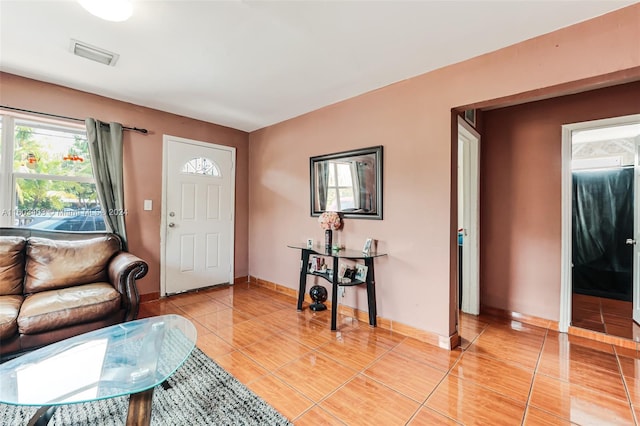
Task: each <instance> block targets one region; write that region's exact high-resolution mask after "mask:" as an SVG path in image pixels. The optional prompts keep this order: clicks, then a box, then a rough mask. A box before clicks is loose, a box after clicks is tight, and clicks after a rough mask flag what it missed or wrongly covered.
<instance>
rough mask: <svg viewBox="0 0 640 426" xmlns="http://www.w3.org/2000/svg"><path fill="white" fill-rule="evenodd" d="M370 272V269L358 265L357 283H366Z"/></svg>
mask: <svg viewBox="0 0 640 426" xmlns="http://www.w3.org/2000/svg"><path fill="white" fill-rule="evenodd" d="M368 270H369V268H367V267H366V266H364V265H356V281H363V282H364V281H366V280H367V271H368Z"/></svg>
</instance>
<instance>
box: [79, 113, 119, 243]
mask: <svg viewBox="0 0 640 426" xmlns="http://www.w3.org/2000/svg"><path fill="white" fill-rule="evenodd" d="M85 125H86V127H87V140H88V142H89V153H90V154H91V164H92V166H93V176H94V177H95V180H96V188H97V191H98V198H99V199H100V205H101V206H102V209H103V212H104V221H105V224H106V225H107V228H109V229H110V230H111V232H113V233H115V234H117V235H119V236H120V238H121V239H122V244H123V249H124V250H127V232H126V229H125V225H124V212H125V209H124V188H123V182H122V124H120V123H103V122H101V121H99V120H95V119H93V118H87V119H86V120H85Z"/></svg>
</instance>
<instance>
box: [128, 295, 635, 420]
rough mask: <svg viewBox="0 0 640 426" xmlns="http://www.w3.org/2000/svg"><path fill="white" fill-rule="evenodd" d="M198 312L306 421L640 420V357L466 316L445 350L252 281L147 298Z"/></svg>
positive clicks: (157, 310) (230, 351)
mask: <svg viewBox="0 0 640 426" xmlns="http://www.w3.org/2000/svg"><path fill="white" fill-rule="evenodd" d="M168 313H175V314H180V315H184V316H186V317H189V318H191V319H192V320H193V322H194V324H196V327H197V329H198V347H199V348H200V349H202V350H203V351H204V352H205V353H207V354H208V355H209V356H210V357H211V358H212V359H214V360H215V361H216V362H217V363H218V364H220V365H221V366H222V367H223V368H225V369H226V370H227V371H229V372H230V373H231V374H233V375H234V376H235V377H236V378H238V380H240V381H241V382H242V383H244V384H245V385H246V386H248V387H249V388H250V389H252V390H253V391H254V392H255V393H257V394H258V395H260V396H261V397H262V398H263V399H265V400H266V401H267V402H269V403H270V404H271V405H273V406H274V407H275V408H276V409H277V410H278V411H280V412H281V413H282V414H284V415H285V416H287V417H288V418H289V419H290V420H291V421H292V422H293V423H295V424H296V425H314V426H315V425H345V424H346V425H385V426H386V425H405V424H410V425H457V424H465V425H571V424H576V425H605V424H606V425H634V424H636V425H637V424H638V423H637V420H636V419H637V418H640V417H638V416H640V356H639V355H638V353H637V352H636V351H631V350H628V349H619V348H617V347H614V346H612V345H609V344H604V343H598V342H594V341H591V340H587V339H584V338H580V337H575V336H568V335H566V334H561V333H557V332H553V331H548V330H546V329H542V328H538V327H534V326H529V325H526V324H522V323H519V322H516V321H510V320H505V319H500V318H494V317H488V316H480V317H474V316H469V315H463V316H462V318H461V321H460V322H461V324H460V332H461V336H462V337H463V344H462V347H461V348H458V349H456V350H453V351H447V350H443V349H440V348H438V347H435V346H433V345H429V344H426V343H422V342H420V341H417V340H415V339H412V338H408V337H405V336H402V335H399V334H395V333H392V332H390V331H388V330H383V329H381V328H372V327H369V325H368V324H366V323H363V322H358V321H356V320H353V319H351V318H348V317H343V316H341V317H340V318H339V331H337V332H331V331H330V330H329V320H330V318H329V315H330V313H329V312H328V311H324V312H318V313H316V312H313V311H310V310H309V309H307V308H306V307H305V309H304V310H303V311H302V312H297V311H296V301H295V300H294V299H293V298H291V297H288V296H285V295H282V294H280V293H276V292H275V291H271V290H268V289H265V288H260V287H255V286H252V285H249V284H240V285H235V286H231V287H230V286H222V287H217V288H211V289H207V290H202V291H199V292H196V293H189V294H184V295H179V296H172V297H170V298H165V299H162V300H159V301H153V302H148V303H144V304H143V305H142V307H141V310H140V317H141V318H142V317H146V316H153V315H161V314H168Z"/></svg>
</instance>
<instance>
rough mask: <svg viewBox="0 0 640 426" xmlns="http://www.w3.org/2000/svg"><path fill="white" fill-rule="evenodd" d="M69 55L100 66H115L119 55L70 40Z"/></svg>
mask: <svg viewBox="0 0 640 426" xmlns="http://www.w3.org/2000/svg"><path fill="white" fill-rule="evenodd" d="M69 50H71V53H73V54H74V55H76V56H81V57H83V58H86V59H91V60H92V61H96V62H100V63H101V64H105V65H111V66H115V64H116V62H117V61H118V58H119V57H120V55H118V54H117V53H113V52H109V51H108V50H105V49H101V48H99V47H96V46H91V45H90V44H87V43H85V42H83V41H80V40H76V39H73V38H72V39H71V46H70V47H69Z"/></svg>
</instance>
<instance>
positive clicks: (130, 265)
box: [109, 252, 149, 321]
mask: <svg viewBox="0 0 640 426" xmlns="http://www.w3.org/2000/svg"><path fill="white" fill-rule="evenodd" d="M148 270H149V266H148V265H147V262H145V261H144V260H142V259H140V258H139V257H137V256H135V255H133V254H131V253H127V252H120V253H118V254H117V255H116V256H115V257H114V258H113V259H111V262H110V263H109V279H110V281H111V284H113V286H114V287H115V288H116V290H118V291H119V292H120V294H122V295H123V298H122V303H123V305H124V308H125V310H126V315H125V319H124V320H125V321H132V320H134V319H136V317H137V316H138V308H139V305H140V294H139V293H138V287H137V285H136V280H137V279H140V278H142V277H144V276H145V275H146V274H147V271H148Z"/></svg>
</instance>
